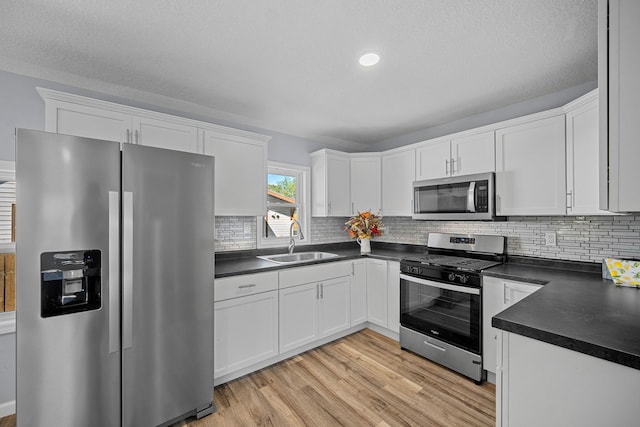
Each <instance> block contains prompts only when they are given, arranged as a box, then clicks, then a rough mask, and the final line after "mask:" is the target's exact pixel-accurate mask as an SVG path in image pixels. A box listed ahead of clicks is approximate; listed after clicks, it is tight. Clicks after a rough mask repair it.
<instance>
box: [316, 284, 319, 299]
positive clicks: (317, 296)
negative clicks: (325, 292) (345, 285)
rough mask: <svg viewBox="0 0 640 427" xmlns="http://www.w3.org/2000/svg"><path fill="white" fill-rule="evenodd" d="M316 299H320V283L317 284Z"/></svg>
mask: <svg viewBox="0 0 640 427" xmlns="http://www.w3.org/2000/svg"><path fill="white" fill-rule="evenodd" d="M316 299H320V283H316Z"/></svg>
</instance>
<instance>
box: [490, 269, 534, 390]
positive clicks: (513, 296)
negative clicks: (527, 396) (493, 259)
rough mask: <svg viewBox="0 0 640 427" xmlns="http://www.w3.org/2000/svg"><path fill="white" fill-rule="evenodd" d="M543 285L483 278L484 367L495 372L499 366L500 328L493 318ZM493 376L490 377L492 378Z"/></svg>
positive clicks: (491, 372) (492, 372)
mask: <svg viewBox="0 0 640 427" xmlns="http://www.w3.org/2000/svg"><path fill="white" fill-rule="evenodd" d="M541 287H542V285H538V284H535V283H526V282H517V281H513V280H506V279H500V278H497V277H489V276H484V277H483V278H482V368H483V369H485V370H486V371H487V372H489V373H490V374H495V373H496V369H497V366H498V356H497V351H498V336H499V334H500V330H498V329H496V328H494V327H493V326H491V318H492V317H493V316H495V315H496V314H498V313H500V312H501V311H503V310H505V309H506V308H507V307H510V306H512V305H513V304H515V303H517V302H518V301H520V300H522V299H523V298H525V297H527V296H529V295H531V294H532V293H534V292H535V291H537V290H538V289H540V288H541ZM492 379H493V378H489V380H492Z"/></svg>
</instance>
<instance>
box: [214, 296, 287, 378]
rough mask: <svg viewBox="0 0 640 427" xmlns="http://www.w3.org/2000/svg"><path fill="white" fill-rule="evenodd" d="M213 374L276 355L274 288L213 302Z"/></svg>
mask: <svg viewBox="0 0 640 427" xmlns="http://www.w3.org/2000/svg"><path fill="white" fill-rule="evenodd" d="M214 307H215V320H214V328H215V343H216V345H215V347H214V352H215V354H214V364H215V373H214V375H215V377H216V378H218V377H221V376H223V375H226V374H229V373H231V372H233V371H236V370H238V369H242V368H246V367H248V366H251V365H253V364H255V363H258V362H260V361H263V360H266V359H269V358H270V357H274V356H277V355H278V291H270V292H264V293H261V294H256V295H249V296H246V297H239V298H233V299H229V300H226V301H220V302H216V303H215V305H214Z"/></svg>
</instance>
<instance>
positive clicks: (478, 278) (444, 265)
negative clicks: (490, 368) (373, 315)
mask: <svg viewBox="0 0 640 427" xmlns="http://www.w3.org/2000/svg"><path fill="white" fill-rule="evenodd" d="M427 251H428V252H427V253H426V254H424V255H418V256H413V257H407V258H404V259H402V260H401V261H400V325H401V326H400V346H401V347H402V348H403V349H407V350H410V351H413V352H415V353H418V354H420V355H422V356H424V357H426V358H428V359H431V360H433V361H434V362H437V363H440V364H441V365H444V366H446V367H448V368H450V369H453V370H455V371H457V372H460V373H461V374H463V375H466V376H468V377H469V378H472V379H473V380H475V381H476V382H480V381H482V380H483V379H484V375H483V370H482V275H481V272H482V271H483V270H485V269H487V268H489V267H493V266H495V265H498V264H502V263H503V262H504V260H505V255H504V253H505V238H504V236H490V235H472V234H446V233H430V234H429V237H428V241H427Z"/></svg>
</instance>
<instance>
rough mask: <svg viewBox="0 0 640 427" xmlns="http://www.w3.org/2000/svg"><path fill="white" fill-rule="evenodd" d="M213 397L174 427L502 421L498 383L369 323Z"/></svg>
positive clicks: (9, 423)
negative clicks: (480, 379)
mask: <svg viewBox="0 0 640 427" xmlns="http://www.w3.org/2000/svg"><path fill="white" fill-rule="evenodd" d="M214 398H215V403H216V406H217V409H218V411H217V412H216V413H214V414H212V415H209V416H208V417H205V418H203V419H201V420H195V419H189V420H186V421H183V422H180V423H177V424H175V425H174V427H185V426H188V427H205V426H206V427H209V426H303V425H308V426H338V425H344V426H493V425H495V386H493V385H492V384H489V383H483V384H482V385H481V386H478V385H476V384H475V383H474V382H473V381H471V380H469V379H467V378H465V377H463V376H461V375H459V374H457V373H455V372H452V371H450V370H448V369H446V368H443V367H441V366H439V365H436V364H434V363H432V362H430V361H428V360H426V359H423V358H421V357H419V356H416V355H415V354H413V353H410V352H407V351H403V350H400V346H399V345H398V343H397V342H395V341H393V340H390V339H388V338H386V337H384V336H382V335H380V334H378V333H376V332H373V331H371V330H369V329H365V330H364V331H361V332H358V333H356V334H353V335H350V336H348V337H345V338H342V339H340V340H337V341H334V342H332V343H329V344H326V345H324V346H322V347H319V348H316V349H314V350H311V351H308V352H306V353H304V354H301V355H298V356H296V357H293V358H291V359H288V360H285V361H283V362H281V363H278V364H276V365H274V366H271V367H269V368H265V369H262V370H260V371H258V372H254V373H253V374H250V375H247V376H244V377H242V378H239V379H237V380H235V381H231V382H229V383H227V384H223V385H221V386H219V387H216V389H215V393H214ZM14 425H15V417H14V418H11V417H8V418H5V419H0V427H13V426H14Z"/></svg>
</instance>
